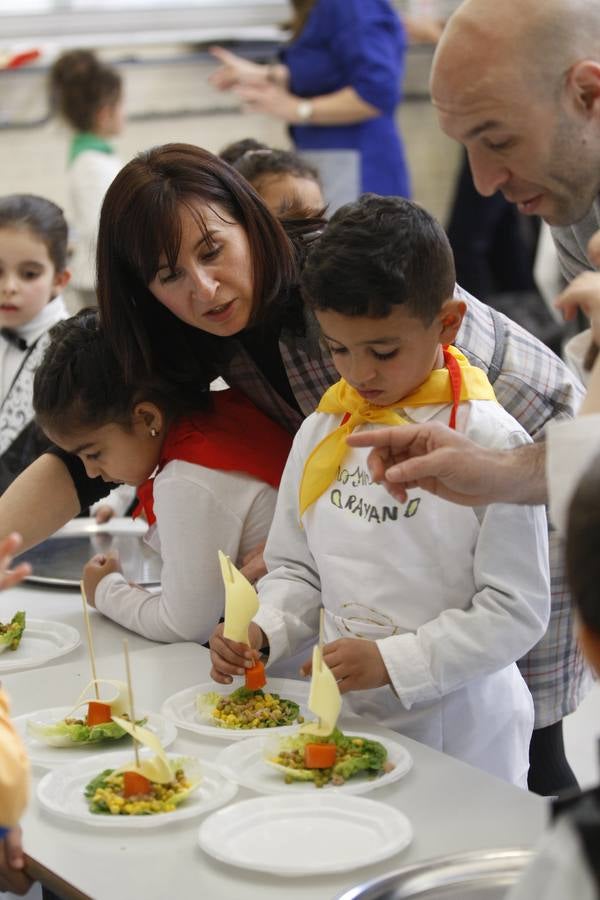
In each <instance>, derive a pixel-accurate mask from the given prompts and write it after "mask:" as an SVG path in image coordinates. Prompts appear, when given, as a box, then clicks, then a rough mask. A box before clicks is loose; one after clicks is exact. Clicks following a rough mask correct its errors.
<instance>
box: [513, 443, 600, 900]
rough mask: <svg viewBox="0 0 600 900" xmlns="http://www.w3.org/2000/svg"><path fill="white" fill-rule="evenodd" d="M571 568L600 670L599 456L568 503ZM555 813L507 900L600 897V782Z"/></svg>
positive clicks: (590, 650)
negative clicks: (551, 825) (526, 867)
mask: <svg viewBox="0 0 600 900" xmlns="http://www.w3.org/2000/svg"><path fill="white" fill-rule="evenodd" d="M551 489H552V485H551ZM567 570H568V573H569V583H570V585H571V596H572V598H573V605H574V607H575V609H576V611H577V616H578V638H579V642H580V644H581V647H582V649H583V652H584V655H585V657H586V659H587V661H588V662H589V663H590V665H591V666H592V667H593V668H594V669H595V670H596V673H597V674H598V675H600V456H597V457H596V458H595V459H594V461H593V463H592V465H591V466H590V468H589V469H588V470H587V472H586V473H585V474H584V476H583V478H582V479H581V481H580V482H579V485H578V487H577V490H576V491H575V494H574V496H573V500H572V503H571V506H570V510H569V517H568V527H567ZM554 816H555V819H556V820H557V821H556V824H555V826H554V827H553V828H552V829H551V830H550V831H549V832H548V834H547V835H545V836H544V838H543V839H542V841H541V844H540V846H539V848H538V853H537V855H536V856H535V858H534V860H533V862H532V863H531V865H530V866H529V868H528V869H527V870H526V871H525V873H524V875H523V876H522V878H521V879H520V880H519V883H518V885H517V886H516V887H515V888H513V890H512V891H510V893H509V895H508V896H507V900H530V898H532V897H543V898H544V900H566V898H577V900H597V898H598V897H599V896H600V866H599V860H600V786H596V787H595V788H593V789H592V790H589V791H585V792H584V793H583V794H579V793H577V794H572V795H571V796H567V797H564V798H561V799H560V800H557V801H556V802H555V804H554Z"/></svg>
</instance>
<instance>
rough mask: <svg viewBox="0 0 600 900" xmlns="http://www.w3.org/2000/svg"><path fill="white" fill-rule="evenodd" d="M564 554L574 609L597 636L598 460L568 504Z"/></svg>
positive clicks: (599, 588) (599, 613)
mask: <svg viewBox="0 0 600 900" xmlns="http://www.w3.org/2000/svg"><path fill="white" fill-rule="evenodd" d="M566 551H567V575H568V578H569V584H570V585H571V596H572V598H573V604H574V606H575V609H576V610H577V612H578V613H579V615H580V616H581V619H582V621H583V622H584V623H585V625H587V627H588V628H589V629H590V631H593V632H595V633H596V634H597V635H600V456H597V457H596V458H595V459H594V461H593V462H592V464H591V466H590V467H589V469H587V471H586V472H585V474H584V476H583V478H582V479H581V481H580V482H579V485H578V486H577V490H576V491H575V493H574V495H573V499H572V500H571V505H570V507H569V519H568V527H567V547H566Z"/></svg>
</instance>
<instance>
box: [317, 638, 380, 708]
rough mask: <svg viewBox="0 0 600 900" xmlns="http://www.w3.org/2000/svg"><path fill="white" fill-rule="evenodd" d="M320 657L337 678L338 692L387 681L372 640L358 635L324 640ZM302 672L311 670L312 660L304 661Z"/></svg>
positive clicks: (359, 688) (361, 689)
mask: <svg viewBox="0 0 600 900" xmlns="http://www.w3.org/2000/svg"><path fill="white" fill-rule="evenodd" d="M323 660H324V661H325V662H326V663H327V665H328V666H329V668H330V669H331V671H332V673H333V675H334V677H335V680H336V681H337V682H338V687H339V689H340V694H347V693H348V691H367V690H369V689H370V688H378V687H383V686H384V685H385V684H389V683H390V677H389V675H388V671H387V669H386V667H385V663H384V662H383V658H382V656H381V653H380V652H379V647H378V646H377V644H376V643H375V641H365V640H362V639H360V638H340V640H338V641H332V643H331V644H325V646H324V647H323ZM300 671H301V672H302V674H303V675H310V674H311V673H312V660H308V661H307V662H305V663H304V665H303V666H302V668H301V670H300Z"/></svg>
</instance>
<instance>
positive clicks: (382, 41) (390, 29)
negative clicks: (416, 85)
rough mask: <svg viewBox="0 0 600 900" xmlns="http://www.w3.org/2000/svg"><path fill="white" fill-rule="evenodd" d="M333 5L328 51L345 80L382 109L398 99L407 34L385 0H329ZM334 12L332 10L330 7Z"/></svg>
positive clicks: (358, 92)
mask: <svg viewBox="0 0 600 900" xmlns="http://www.w3.org/2000/svg"><path fill="white" fill-rule="evenodd" d="M330 2H331V3H332V5H333V6H335V7H336V10H335V14H334V15H333V16H332V20H331V21H332V24H333V23H334V22H335V26H336V27H335V29H334V33H332V35H331V52H332V54H333V56H334V58H335V60H336V62H337V64H338V65H339V66H340V68H341V69H342V71H343V72H344V73H345V80H346V83H347V84H348V85H349V86H350V87H353V88H354V90H355V91H356V93H357V94H358V95H359V97H361V98H362V99H363V100H365V101H366V102H367V103H370V104H371V105H372V106H374V107H375V108H376V109H379V110H381V111H382V112H386V113H391V112H393V111H394V109H395V108H396V106H397V105H398V103H399V102H400V98H401V94H402V81H403V78H404V56H405V50H406V35H405V32H404V28H403V26H402V23H401V22H400V19H399V18H398V16H397V15H396V13H395V12H394V11H393V9H392V8H391V6H390V5H389V3H387V2H386V0H330ZM332 12H334V10H332Z"/></svg>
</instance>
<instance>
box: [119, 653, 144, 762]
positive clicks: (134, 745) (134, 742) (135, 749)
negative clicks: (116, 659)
mask: <svg viewBox="0 0 600 900" xmlns="http://www.w3.org/2000/svg"><path fill="white" fill-rule="evenodd" d="M123 653H124V654H125V669H126V671H127V690H128V691H129V713H130V715H131V724H132V726H133V752H134V754H135V764H136V766H138V768H139V765H140V753H139V750H138V741H137V738H136V737H135V729H136V724H135V711H134V708H133V687H132V684H131V668H130V666H129V641H128V640H127V638H123Z"/></svg>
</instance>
